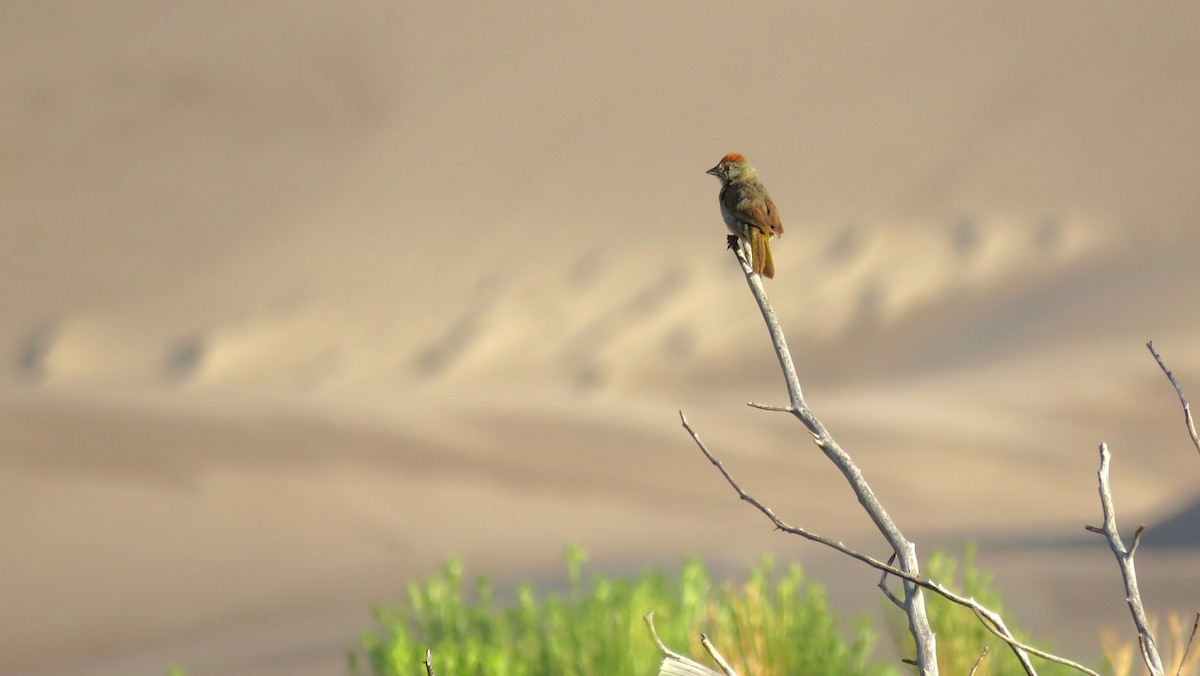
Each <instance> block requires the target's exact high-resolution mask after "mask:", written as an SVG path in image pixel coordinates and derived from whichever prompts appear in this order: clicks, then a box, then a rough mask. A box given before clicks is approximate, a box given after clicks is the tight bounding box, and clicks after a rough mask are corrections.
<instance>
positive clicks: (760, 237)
mask: <svg viewBox="0 0 1200 676" xmlns="http://www.w3.org/2000/svg"><path fill="white" fill-rule="evenodd" d="M750 264H751V266H752V267H753V268H754V272H756V273H758V274H759V275H762V276H763V277H766V278H767V279H771V278H773V277H774V276H775V261H773V260H771V236H770V235H768V234H767V233H765V232H763V231H762V230H759V229H758V228H750Z"/></svg>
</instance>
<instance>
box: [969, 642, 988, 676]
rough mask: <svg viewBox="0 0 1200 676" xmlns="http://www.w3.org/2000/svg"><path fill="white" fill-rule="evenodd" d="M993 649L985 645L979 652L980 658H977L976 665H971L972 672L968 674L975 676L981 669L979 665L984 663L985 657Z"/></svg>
mask: <svg viewBox="0 0 1200 676" xmlns="http://www.w3.org/2000/svg"><path fill="white" fill-rule="evenodd" d="M989 652H991V650H989V649H988V647H987V646H983V651H982V652H980V653H979V658H978V659H976V660H975V666H973V667H971V671H970V673H968V674H967V676H975V672H976V671H979V665H981V664H983V658H985V657H987V656H988V653H989Z"/></svg>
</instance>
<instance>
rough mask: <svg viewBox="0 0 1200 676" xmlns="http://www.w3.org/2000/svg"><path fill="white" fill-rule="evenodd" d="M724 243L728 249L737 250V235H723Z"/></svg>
mask: <svg viewBox="0 0 1200 676" xmlns="http://www.w3.org/2000/svg"><path fill="white" fill-rule="evenodd" d="M725 244H726V245H727V247H728V248H729V250H730V251H737V249H738V236H737V235H726V236H725Z"/></svg>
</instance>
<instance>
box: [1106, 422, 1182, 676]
mask: <svg viewBox="0 0 1200 676" xmlns="http://www.w3.org/2000/svg"><path fill="white" fill-rule="evenodd" d="M1111 459H1112V455H1111V454H1110V453H1109V451H1108V444H1100V471H1099V472H1097V475H1098V477H1099V483H1100V509H1101V511H1102V512H1103V514H1104V524H1103V526H1101V527H1099V528H1097V527H1095V526H1088V527H1087V530H1089V531H1091V532H1093V533H1100V534H1102V535H1104V537H1105V539H1107V540H1108V546H1109V547H1110V548H1112V551H1113V555H1114V556H1115V557H1116V558H1117V565H1118V566H1119V567H1120V569H1121V578H1122V579H1123V580H1124V582H1125V602H1126V603H1127V604H1128V605H1129V612H1130V614H1132V615H1133V624H1134V626H1135V627H1136V628H1137V632H1138V645H1139V646H1140V647H1141V649H1142V660H1143V661H1145V663H1146V667H1147V668H1148V669H1149V670H1150V673H1151V674H1152V675H1153V676H1163V673H1164V672H1163V665H1162V657H1160V656H1159V653H1158V643H1157V642H1156V641H1155V640H1154V633H1153V632H1152V631H1151V629H1150V622H1149V621H1148V620H1147V619H1146V610H1145V609H1144V608H1143V607H1142V594H1141V592H1140V591H1139V590H1138V582H1137V572H1136V571H1135V570H1134V567H1133V550H1132V549H1129V550H1127V549H1126V548H1125V543H1124V542H1123V541H1122V540H1121V534H1120V533H1119V532H1118V531H1117V515H1116V508H1115V506H1114V505H1113V497H1112V487H1111V485H1110V483H1109V480H1108V469H1109V465H1110V462H1111ZM1143 530H1145V526H1142V527H1141V528H1138V531H1137V535H1135V536H1134V545H1133V547H1134V549H1136V548H1137V544H1138V542H1139V541H1140V540H1141V534H1142V531H1143Z"/></svg>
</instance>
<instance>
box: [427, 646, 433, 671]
mask: <svg viewBox="0 0 1200 676" xmlns="http://www.w3.org/2000/svg"><path fill="white" fill-rule="evenodd" d="M425 674H426V676H434V673H433V651H432V650H430V649H429V648H426V649H425Z"/></svg>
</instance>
